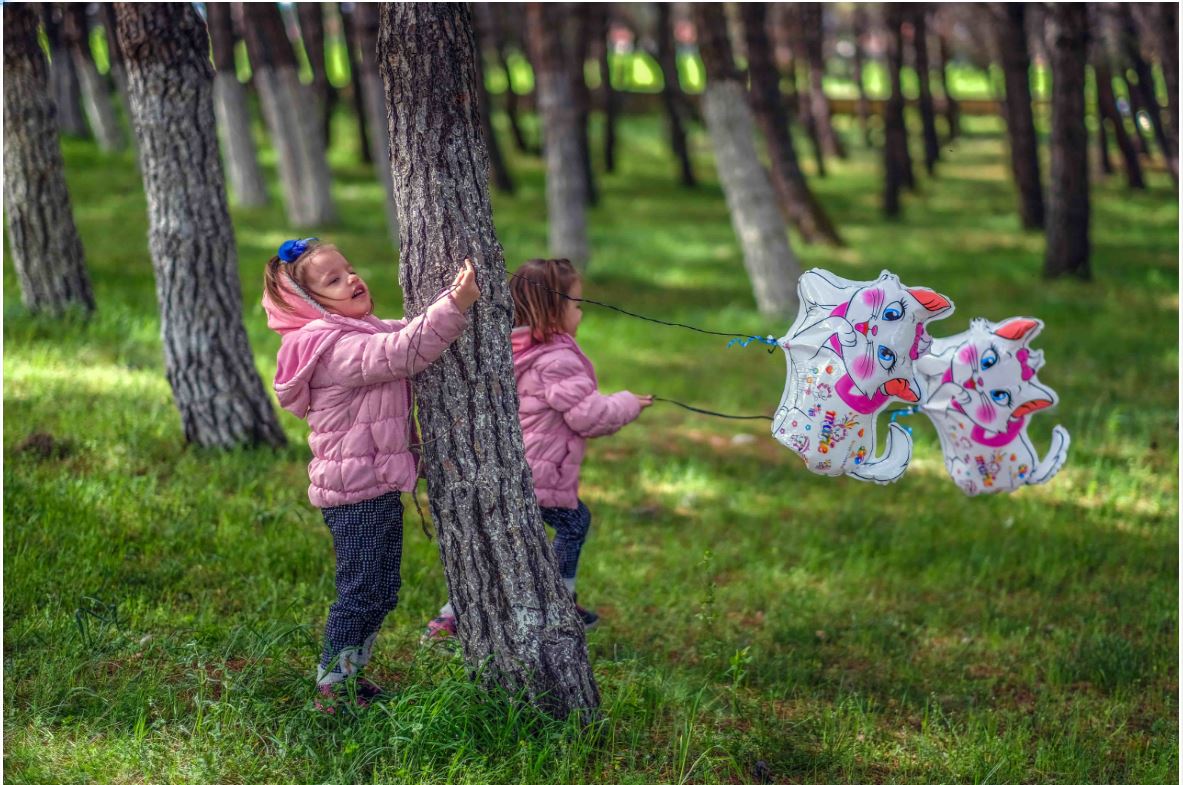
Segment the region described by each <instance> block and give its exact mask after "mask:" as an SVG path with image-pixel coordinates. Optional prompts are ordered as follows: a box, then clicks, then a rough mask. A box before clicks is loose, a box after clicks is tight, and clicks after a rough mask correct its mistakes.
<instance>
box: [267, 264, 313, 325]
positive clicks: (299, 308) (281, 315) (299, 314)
mask: <svg viewBox="0 0 1183 785" xmlns="http://www.w3.org/2000/svg"><path fill="white" fill-rule="evenodd" d="M279 280H280V288H281V289H282V290H283V302H284V304H285V305H287V306H289V307H290V308H291V309H292V310H290V311H288V310H284V309H283V308H281V307H280V306H279V304H278V303H277V302H275V300H273V299H272V298H271V295H270V294H268V293H267V291H266V290H264V291H263V310H264V311H266V312H267V326H268V327H270V328H271V329H272V330H275V332H277V333H279V334H280V335H287V334H288V333H290V332H292V331H293V330H299V329H300V328H301V327H303V326H304V325H306V324H308V323H309V322H312V321H316V320H317V319H320V318H322V317H323V316H325V314H326V313H327V311H325V309H324V308H322V307H320V306H319V305H317V304H316V303H315V302H313V301H312V300H311V299H309V298H307V297H305V296H304V295H302V294H300V293H299V292H297V291H295V289H293V288H292V284H291V282H290V281H288V280H287V275H282V276H280V279H279Z"/></svg>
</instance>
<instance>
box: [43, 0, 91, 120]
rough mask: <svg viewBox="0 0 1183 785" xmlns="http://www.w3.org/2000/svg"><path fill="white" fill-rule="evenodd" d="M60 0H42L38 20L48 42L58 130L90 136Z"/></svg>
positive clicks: (51, 83) (50, 76)
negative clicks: (68, 46)
mask: <svg viewBox="0 0 1183 785" xmlns="http://www.w3.org/2000/svg"><path fill="white" fill-rule="evenodd" d="M64 5H65V4H63V3H41V24H42V25H43V26H44V27H45V39H46V43H47V44H48V45H49V61H50V64H49V78H50V89H51V91H52V93H51V94H52V96H53V102H54V106H56V107H57V115H58V130H60V131H61V133H62V134H64V135H65V136H76V137H79V138H81V139H89V138H90V127H89V126H88V125H87V124H86V115H85V114H84V113H83V111H82V87H81V85H80V84H79V82H78V71H77V70H75V68H74V58H73V57H71V56H70V52H69V50H68V49H67V47H66V45H65V41H64V36H63V30H62V11H63V7H64Z"/></svg>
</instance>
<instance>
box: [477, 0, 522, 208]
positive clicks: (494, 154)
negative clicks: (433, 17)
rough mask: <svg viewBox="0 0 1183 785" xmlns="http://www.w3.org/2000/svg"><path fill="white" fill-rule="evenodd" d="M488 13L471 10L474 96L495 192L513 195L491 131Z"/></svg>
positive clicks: (510, 178)
mask: <svg viewBox="0 0 1183 785" xmlns="http://www.w3.org/2000/svg"><path fill="white" fill-rule="evenodd" d="M487 19H488V13H485V14H480V13H476V9H475V8H474V9H473V26H472V30H473V34H474V36H475V38H476V59H475V60H474V62H473V65H475V66H476V94H477V99H478V100H479V101H480V110H481V132H482V133H484V135H485V147H486V148H487V149H488V151H489V163H490V165H491V166H492V167H493V182H494V183H496V185H497V190H498V191H501V192H502V193H507V194H512V193H513V178H512V177H510V176H509V169H508V168H506V166H505V159H504V158H502V157H501V145H499V144H497V133H496V131H494V129H493V104H492V102H491V101H490V100H489V88H488V86H487V85H486V84H485V45H486V44H487V43H488V41H489V30H488V28H487V27H486V21H487Z"/></svg>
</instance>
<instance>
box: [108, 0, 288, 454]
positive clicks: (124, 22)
mask: <svg viewBox="0 0 1183 785" xmlns="http://www.w3.org/2000/svg"><path fill="white" fill-rule="evenodd" d="M115 15H116V33H117V35H118V36H119V44H120V46H121V47H122V48H123V52H124V56H125V57H126V66H127V85H128V90H129V93H130V97H131V107H132V119H133V122H134V125H135V131H136V135H137V136H138V137H139V140H140V153H141V155H140V168H141V170H142V172H143V177H144V193H145V194H146V196H147V201H148V248H149V251H150V252H151V255H152V267H153V270H154V271H155V274H156V300H157V303H158V304H159V306H160V335H161V342H162V343H163V345H164V367H165V373H166V375H167V377H168V381H169V384H170V385H171V386H172V390H173V398H174V400H175V401H176V405H177V409H178V410H179V411H180V414H181V425H182V427H183V428H184V432H185V438H186V439H187V440H188V441H189V442H192V443H194V444H197V445H199V446H202V447H222V448H230V447H236V446H239V445H244V444H248V445H249V444H270V445H281V444H283V443H284V441H285V439H284V435H283V430H282V429H281V428H280V427H279V421H278V419H276V416H275V410H274V409H273V408H272V407H271V400H270V398H269V397H268V395H267V393H266V392H265V391H264V389H263V383H262V381H261V380H260V379H259V374H258V371H256V370H255V364H254V355H253V354H252V353H251V347H250V343H249V342H248V341H247V336H246V328H245V327H244V326H243V323H242V291H241V289H240V286H239V282H238V259H237V251H236V250H235V245H234V229H233V227H232V225H231V223H230V213H229V211H228V210H227V207H226V189H225V185H224V182H223V180H222V164H221V161H220V160H219V158H218V140H217V137H216V135H215V129H214V126H215V121H214V102H213V86H214V85H213V82H214V78H213V77H214V74H213V67H212V66H211V64H210V58H209V39H208V37H207V36H206V31H205V24H204V23H203V22H202V20H201V18H200V17H199V16H198V15H197V12H196V11H195V10H194V9H193V6H192V5H190V4H188V3H116V5H115Z"/></svg>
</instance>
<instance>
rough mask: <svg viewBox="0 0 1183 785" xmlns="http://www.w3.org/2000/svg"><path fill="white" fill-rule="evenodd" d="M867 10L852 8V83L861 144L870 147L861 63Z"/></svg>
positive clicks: (864, 50) (858, 5) (864, 8)
mask: <svg viewBox="0 0 1183 785" xmlns="http://www.w3.org/2000/svg"><path fill="white" fill-rule="evenodd" d="M866 37H867V9H866V6H864V5H863V4H862V3H856V4H855V6H854V83H855V85H856V86H857V87H858V124H859V129H860V130H861V131H862V132H863V142H864V143H865V144H866V145H867V147H870V146H871V129H870V125H869V123H868V120H869V119H870V116H871V108H870V101H868V100H867V86H866V84H865V83H864V82H863V63H864V60H865V58H866V40H865V39H866Z"/></svg>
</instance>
